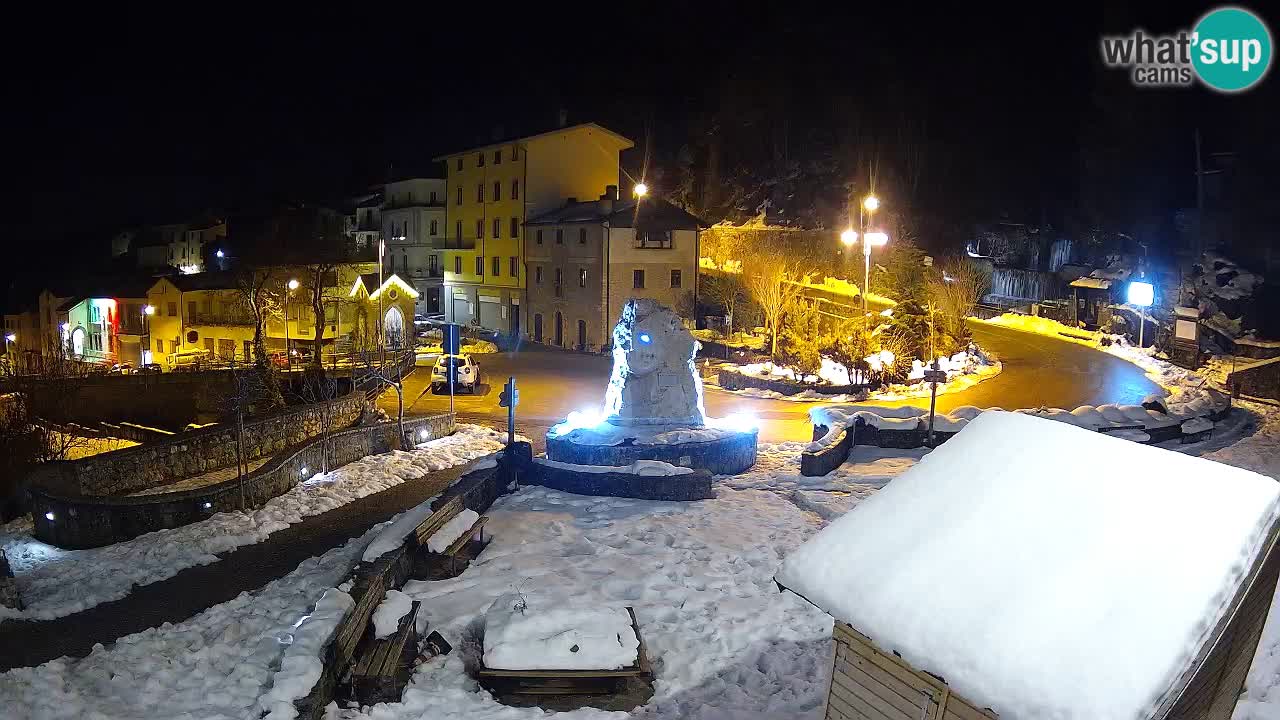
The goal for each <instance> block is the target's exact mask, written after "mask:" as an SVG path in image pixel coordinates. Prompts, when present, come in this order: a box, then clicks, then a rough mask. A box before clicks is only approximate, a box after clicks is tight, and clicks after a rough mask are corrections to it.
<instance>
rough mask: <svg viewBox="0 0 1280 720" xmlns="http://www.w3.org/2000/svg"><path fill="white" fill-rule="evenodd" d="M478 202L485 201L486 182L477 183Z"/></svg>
mask: <svg viewBox="0 0 1280 720" xmlns="http://www.w3.org/2000/svg"><path fill="white" fill-rule="evenodd" d="M476 202H484V183H480V184H479V185H476Z"/></svg>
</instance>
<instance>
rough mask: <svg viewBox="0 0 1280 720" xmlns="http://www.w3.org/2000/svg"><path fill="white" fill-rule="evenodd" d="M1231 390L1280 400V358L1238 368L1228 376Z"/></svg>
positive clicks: (1228, 385) (1228, 384)
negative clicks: (1241, 368)
mask: <svg viewBox="0 0 1280 720" xmlns="http://www.w3.org/2000/svg"><path fill="white" fill-rule="evenodd" d="M1227 387H1228V388H1230V389H1231V392H1232V393H1233V394H1234V393H1237V392H1238V393H1241V394H1244V395H1249V396H1251V397H1263V398H1271V399H1272V400H1280V358H1273V359H1271V360H1265V361H1263V362H1260V363H1258V364H1257V365H1253V366H1251V367H1247V368H1245V369H1243V370H1237V371H1235V372H1233V373H1231V375H1229V376H1228V377H1227Z"/></svg>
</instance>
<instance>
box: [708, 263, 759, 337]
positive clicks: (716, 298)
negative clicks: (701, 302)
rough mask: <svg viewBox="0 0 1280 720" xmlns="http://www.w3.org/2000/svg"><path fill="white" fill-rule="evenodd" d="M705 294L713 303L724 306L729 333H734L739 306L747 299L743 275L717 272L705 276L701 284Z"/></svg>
mask: <svg viewBox="0 0 1280 720" xmlns="http://www.w3.org/2000/svg"><path fill="white" fill-rule="evenodd" d="M699 288H700V289H701V290H702V294H703V296H704V297H705V298H706V299H707V300H708V301H710V302H711V303H713V304H715V305H717V306H719V307H722V308H724V314H725V317H727V318H728V330H729V334H730V335H732V334H733V327H734V318H735V316H736V310H737V309H738V306H739V305H740V304H741V303H742V301H744V300H745V299H746V294H747V293H746V289H745V288H743V287H742V276H741V275H740V274H738V273H729V272H715V273H707V274H706V275H704V276H703V278H702V282H701V283H700V284H699Z"/></svg>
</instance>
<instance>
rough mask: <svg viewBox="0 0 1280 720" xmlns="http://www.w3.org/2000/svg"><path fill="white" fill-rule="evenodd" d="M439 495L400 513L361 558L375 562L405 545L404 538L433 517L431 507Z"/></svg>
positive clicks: (370, 544) (365, 550)
mask: <svg viewBox="0 0 1280 720" xmlns="http://www.w3.org/2000/svg"><path fill="white" fill-rule="evenodd" d="M437 497H439V495H435V496H432V497H429V498H427V499H426V500H423V501H422V502H420V503H418V504H417V505H414V506H413V507H411V508H409V509H408V510H406V511H404V512H402V513H400V514H399V515H398V516H397V517H396V519H395V520H393V521H392V522H391V524H390V525H387V526H386V527H384V528H383V529H382V532H379V533H378V536H377V537H375V538H374V539H373V542H371V543H369V546H368V547H366V548H365V549H364V555H363V556H362V557H361V558H360V559H361V560H363V561H364V562H373V561H375V560H377V559H378V558H380V557H382V556H383V555H386V554H387V553H389V552H391V551H392V550H395V549H396V548H398V547H400V546H401V545H404V539H405V538H407V537H409V536H410V535H412V534H413V531H414V530H416V529H417V528H418V526H419V525H421V524H422V523H423V521H425V520H426V519H427V518H429V517H431V513H433V512H434V510H432V509H431V503H433V502H435V500H436V498H437Z"/></svg>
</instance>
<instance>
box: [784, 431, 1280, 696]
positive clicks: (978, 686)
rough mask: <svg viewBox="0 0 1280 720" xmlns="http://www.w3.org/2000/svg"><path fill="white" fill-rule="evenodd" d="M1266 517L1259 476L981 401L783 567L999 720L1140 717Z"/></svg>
mask: <svg viewBox="0 0 1280 720" xmlns="http://www.w3.org/2000/svg"><path fill="white" fill-rule="evenodd" d="M1278 518H1280V484H1278V483H1276V482H1275V481H1274V480H1272V479H1271V478H1267V477H1263V476H1261V475H1258V474H1255V473H1252V472H1249V471H1246V470H1241V469H1238V468H1234V467H1229V466H1226V465H1221V464H1218V463H1215V462H1212V461H1209V460H1204V459H1201V458H1195V457H1190V456H1186V455H1182V454H1180V453H1176V452H1171V451H1167V450H1162V449H1159V448H1154V447H1149V446H1145V445H1139V444H1136V443H1131V442H1128V441H1125V440H1120V439H1117V438H1112V437H1107V436H1106V435H1103V434H1100V433H1094V432H1090V431H1088V430H1083V429H1081V428H1077V427H1073V426H1071V425H1068V424H1064V423H1057V422H1052V421H1048V420H1044V419H1040V418H1036V417H1032V416H1028V415H1020V414H1014V413H1005V412H994V411H992V412H985V413H982V414H981V415H979V416H978V417H976V418H975V419H974V420H972V421H971V422H969V423H968V425H967V427H966V428H965V429H964V430H963V431H961V432H960V433H959V434H958V435H956V436H955V437H954V438H952V439H951V440H949V441H948V442H947V443H945V444H944V445H942V446H941V447H939V448H937V449H935V450H933V451H932V452H931V453H930V454H929V455H927V456H926V457H925V458H924V459H923V460H922V461H921V462H920V463H919V464H917V465H916V466H915V467H913V468H912V469H910V470H908V471H907V472H905V473H903V474H902V475H900V476H899V477H898V478H897V479H896V480H894V481H893V482H892V483H891V484H890V485H889V486H888V487H887V488H885V489H884V490H881V491H880V492H879V493H877V494H876V495H874V496H873V497H871V498H869V499H867V500H864V501H863V502H862V503H860V504H859V505H857V506H856V507H855V508H854V509H853V510H851V511H850V512H849V513H847V514H846V515H844V516H843V517H841V518H839V519H838V520H836V521H835V522H833V523H831V524H830V525H829V526H827V527H826V528H825V529H824V530H822V531H821V532H819V533H818V534H817V535H816V536H814V537H813V538H811V539H810V540H809V541H808V542H806V543H805V544H804V545H802V546H801V547H800V548H798V549H797V550H796V551H795V552H794V553H792V554H791V556H790V557H788V558H787V559H786V562H785V563H784V564H783V566H782V568H781V570H780V571H779V572H778V575H777V580H778V582H779V583H781V584H782V585H783V586H785V587H787V588H789V589H791V590H793V591H795V592H797V593H799V594H800V595H802V596H804V597H805V598H807V599H808V600H810V601H811V602H813V603H814V604H815V605H817V606H818V607H821V608H822V609H824V610H826V611H827V612H829V613H831V614H832V615H834V616H835V617H836V618H837V619H839V620H842V621H845V622H847V623H849V624H850V625H851V626H853V627H854V628H855V629H857V630H858V631H860V632H862V633H863V634H865V635H867V636H869V637H871V638H872V639H873V640H874V641H875V642H876V643H877V644H878V645H880V646H881V647H883V648H885V649H887V650H889V651H893V652H897V653H899V654H900V655H901V656H902V657H903V658H904V659H906V660H907V661H908V662H910V663H912V664H913V665H914V666H916V667H917V668H919V669H922V670H925V671H928V672H931V673H934V674H936V675H939V676H941V677H943V678H944V679H945V680H946V682H947V683H949V684H950V685H951V686H952V687H953V688H954V689H955V690H956V691H957V692H959V693H960V694H961V695H964V696H966V697H967V698H968V699H969V700H971V701H973V702H975V703H977V704H978V705H979V706H986V707H990V708H992V709H993V710H994V711H996V713H998V714H999V716H1000V717H1001V718H1029V717H1036V718H1040V717H1055V718H1063V719H1067V718H1079V719H1082V720H1083V719H1085V718H1090V719H1097V718H1145V717H1148V716H1149V715H1150V713H1151V711H1152V709H1153V708H1154V707H1155V706H1156V705H1157V703H1158V702H1159V701H1160V699H1161V696H1162V694H1164V693H1165V692H1166V691H1167V690H1168V689H1169V688H1170V687H1171V686H1172V685H1174V684H1175V683H1176V681H1177V679H1178V678H1179V676H1180V675H1182V673H1183V672H1184V671H1185V670H1186V669H1187V668H1188V667H1190V664H1191V662H1192V661H1193V659H1194V657H1195V654H1196V652H1197V650H1198V648H1199V647H1200V646H1201V645H1202V644H1204V643H1205V640H1206V635H1207V634H1208V633H1209V632H1211V629H1212V628H1213V627H1214V625H1215V623H1216V621H1217V620H1219V619H1220V618H1222V617H1223V616H1224V614H1225V613H1226V611H1227V609H1228V607H1229V605H1230V603H1231V600H1232V597H1233V594H1234V591H1235V589H1236V587H1237V586H1238V585H1239V584H1240V583H1241V581H1242V578H1243V577H1244V576H1245V575H1246V574H1247V572H1248V570H1249V567H1250V564H1251V562H1252V560H1253V558H1255V557H1257V556H1258V555H1259V554H1260V553H1261V552H1263V551H1264V549H1265V547H1264V542H1265V541H1266V540H1267V539H1268V529H1269V528H1270V527H1272V526H1273V525H1274V524H1275V523H1276V522H1277V519H1278Z"/></svg>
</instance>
